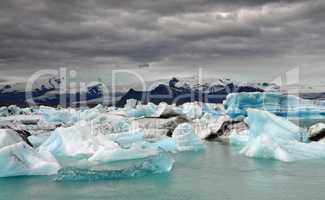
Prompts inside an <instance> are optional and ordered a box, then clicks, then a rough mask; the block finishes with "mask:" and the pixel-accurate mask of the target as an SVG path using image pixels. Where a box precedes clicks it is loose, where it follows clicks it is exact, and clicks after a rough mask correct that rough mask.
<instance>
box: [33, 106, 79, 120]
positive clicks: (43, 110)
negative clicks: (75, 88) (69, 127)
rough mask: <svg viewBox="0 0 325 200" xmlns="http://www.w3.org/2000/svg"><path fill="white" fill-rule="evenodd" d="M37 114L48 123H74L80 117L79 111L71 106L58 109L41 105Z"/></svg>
mask: <svg viewBox="0 0 325 200" xmlns="http://www.w3.org/2000/svg"><path fill="white" fill-rule="evenodd" d="M39 114H41V115H42V117H43V120H45V121H46V122H48V123H64V124H74V123H76V122H78V121H79V119H80V118H79V117H80V115H79V112H78V111H76V110H75V109H72V108H69V109H61V110H58V109H55V108H52V107H46V106H41V107H40V108H39Z"/></svg>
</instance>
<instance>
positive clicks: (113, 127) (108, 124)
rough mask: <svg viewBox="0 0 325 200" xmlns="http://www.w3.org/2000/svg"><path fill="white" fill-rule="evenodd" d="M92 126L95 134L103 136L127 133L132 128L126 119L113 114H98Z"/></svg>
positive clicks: (92, 121)
mask: <svg viewBox="0 0 325 200" xmlns="http://www.w3.org/2000/svg"><path fill="white" fill-rule="evenodd" d="M90 124H91V126H92V128H93V129H94V131H95V132H97V133H101V134H111V133H118V132H127V131H128V130H129V128H130V122H129V120H128V119H127V118H126V117H123V116H119V115H113V114H98V116H97V117H95V118H94V119H93V120H91V123H90Z"/></svg>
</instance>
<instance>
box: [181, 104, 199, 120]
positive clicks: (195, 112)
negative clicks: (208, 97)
mask: <svg viewBox="0 0 325 200" xmlns="http://www.w3.org/2000/svg"><path fill="white" fill-rule="evenodd" d="M182 109H183V113H184V114H185V115H186V117H187V118H188V119H198V118H200V117H202V116H203V103H202V102H190V103H184V104H183V105H182Z"/></svg>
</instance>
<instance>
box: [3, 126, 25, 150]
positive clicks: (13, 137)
mask: <svg viewBox="0 0 325 200" xmlns="http://www.w3.org/2000/svg"><path fill="white" fill-rule="evenodd" d="M19 142H23V139H22V138H21V137H20V136H19V134H18V133H17V132H16V131H14V130H11V129H0V149H1V148H3V147H6V146H9V145H12V144H16V143H19Z"/></svg>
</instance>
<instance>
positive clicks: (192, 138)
mask: <svg viewBox="0 0 325 200" xmlns="http://www.w3.org/2000/svg"><path fill="white" fill-rule="evenodd" d="M172 138H173V139H174V140H175V142H176V147H177V150H178V151H198V150H201V149H203V148H204V146H203V144H202V141H201V140H200V138H199V137H198V136H197V135H195V133H194V129H193V127H192V125H191V124H189V123H183V124H180V125H178V126H177V127H176V129H175V130H174V132H173V135H172Z"/></svg>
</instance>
